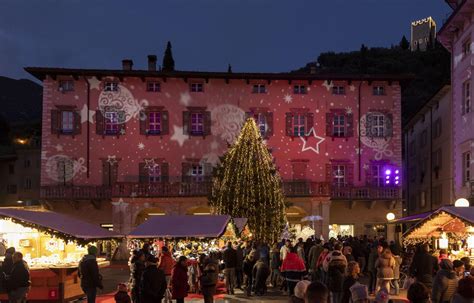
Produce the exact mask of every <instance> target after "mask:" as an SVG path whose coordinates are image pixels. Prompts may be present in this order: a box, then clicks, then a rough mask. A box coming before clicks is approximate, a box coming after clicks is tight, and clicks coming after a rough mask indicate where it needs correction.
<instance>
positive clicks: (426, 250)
mask: <svg viewBox="0 0 474 303" xmlns="http://www.w3.org/2000/svg"><path fill="white" fill-rule="evenodd" d="M438 269H439V265H438V259H437V258H436V257H434V256H432V255H431V254H430V246H429V245H428V244H423V245H422V246H421V247H419V251H418V253H416V254H415V256H414V257H413V261H412V263H411V265H410V268H409V272H410V275H411V276H412V277H415V278H416V281H417V282H421V283H423V284H424V285H425V286H426V287H427V288H428V289H431V287H432V285H433V276H434V275H435V273H436V272H437V271H438Z"/></svg>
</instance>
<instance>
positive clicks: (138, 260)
mask: <svg viewBox="0 0 474 303" xmlns="http://www.w3.org/2000/svg"><path fill="white" fill-rule="evenodd" d="M143 270H145V254H144V253H143V252H142V251H140V250H135V251H134V252H133V256H132V259H131V260H130V280H129V285H130V290H131V294H132V301H133V302H134V303H140V282H141V279H142V274H143Z"/></svg>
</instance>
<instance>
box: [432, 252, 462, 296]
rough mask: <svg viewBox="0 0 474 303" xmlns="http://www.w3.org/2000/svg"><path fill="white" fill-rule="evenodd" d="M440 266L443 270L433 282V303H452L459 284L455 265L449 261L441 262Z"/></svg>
mask: <svg viewBox="0 0 474 303" xmlns="http://www.w3.org/2000/svg"><path fill="white" fill-rule="evenodd" d="M439 265H440V268H441V269H440V270H439V271H438V272H437V273H436V276H435V278H434V281H433V290H432V293H431V300H432V302H433V303H445V302H451V298H452V297H453V295H454V293H455V291H456V287H457V283H458V279H457V277H456V272H455V271H454V270H453V263H452V262H451V261H450V260H448V259H443V260H441V263H440V264H439Z"/></svg>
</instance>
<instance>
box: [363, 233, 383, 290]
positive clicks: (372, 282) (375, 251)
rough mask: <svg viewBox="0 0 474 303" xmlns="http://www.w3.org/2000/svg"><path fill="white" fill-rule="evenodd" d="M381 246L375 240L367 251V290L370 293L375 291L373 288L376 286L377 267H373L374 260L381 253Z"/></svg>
mask: <svg viewBox="0 0 474 303" xmlns="http://www.w3.org/2000/svg"><path fill="white" fill-rule="evenodd" d="M382 250H383V247H382V245H380V243H378V242H375V243H373V244H372V247H371V249H370V252H369V258H368V262H367V271H368V272H369V277H370V278H369V292H370V293H371V294H374V293H375V288H376V286H377V268H376V267H375V262H376V261H377V259H378V258H379V255H380V254H381V253H382Z"/></svg>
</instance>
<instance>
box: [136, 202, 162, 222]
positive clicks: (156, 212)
mask: <svg viewBox="0 0 474 303" xmlns="http://www.w3.org/2000/svg"><path fill="white" fill-rule="evenodd" d="M164 215H166V213H165V211H164V210H163V209H162V208H159V207H152V208H145V209H142V210H141V211H140V212H139V213H138V215H137V217H136V219H135V226H137V225H140V224H142V223H143V222H145V221H146V220H147V219H148V218H149V217H150V216H164Z"/></svg>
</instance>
